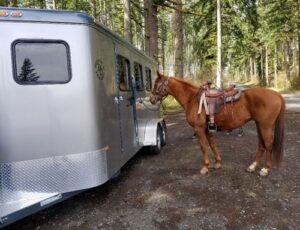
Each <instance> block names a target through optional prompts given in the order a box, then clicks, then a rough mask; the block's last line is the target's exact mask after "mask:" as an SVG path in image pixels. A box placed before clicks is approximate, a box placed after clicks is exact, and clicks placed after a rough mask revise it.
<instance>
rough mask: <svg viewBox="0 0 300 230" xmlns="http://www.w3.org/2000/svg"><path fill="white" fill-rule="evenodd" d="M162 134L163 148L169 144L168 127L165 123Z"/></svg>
mask: <svg viewBox="0 0 300 230" xmlns="http://www.w3.org/2000/svg"><path fill="white" fill-rule="evenodd" d="M161 129H162V132H161V146H165V145H166V144H167V126H166V123H165V122H164V121H163V123H162V127H161Z"/></svg>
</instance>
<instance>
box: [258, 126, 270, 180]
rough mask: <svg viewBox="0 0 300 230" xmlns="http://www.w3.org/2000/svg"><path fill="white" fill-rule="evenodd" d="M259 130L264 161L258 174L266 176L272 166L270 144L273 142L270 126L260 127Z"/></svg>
mask: <svg viewBox="0 0 300 230" xmlns="http://www.w3.org/2000/svg"><path fill="white" fill-rule="evenodd" d="M260 132H261V136H262V139H263V142H264V146H265V149H266V161H265V165H264V167H263V168H262V169H261V170H260V172H259V175H260V176H267V175H268V174H269V171H270V169H271V167H272V144H273V135H272V127H264V128H261V129H260Z"/></svg>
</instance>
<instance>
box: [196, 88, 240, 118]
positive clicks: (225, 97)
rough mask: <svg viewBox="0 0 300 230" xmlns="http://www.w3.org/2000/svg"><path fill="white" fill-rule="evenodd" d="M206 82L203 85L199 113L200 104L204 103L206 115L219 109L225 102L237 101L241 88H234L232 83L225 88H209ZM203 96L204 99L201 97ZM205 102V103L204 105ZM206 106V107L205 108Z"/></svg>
mask: <svg viewBox="0 0 300 230" xmlns="http://www.w3.org/2000/svg"><path fill="white" fill-rule="evenodd" d="M207 85H208V84H206V85H204V88H205V91H204V92H203V94H202V96H201V99H200V105H199V113H200V112H201V107H202V104H203V103H204V107H205V110H206V114H207V115H213V114H215V113H217V112H219V110H220V109H221V107H222V105H225V104H226V103H229V102H231V103H233V102H234V101H237V100H239V99H240V97H241V93H242V91H243V89H241V88H236V87H235V86H234V85H232V86H230V87H228V88H226V89H223V90H222V89H217V88H210V87H209V85H210V83H209V85H208V87H206V86H207ZM203 96H204V98H205V99H203ZM205 103H207V104H206V105H205ZM207 106H208V108H207Z"/></svg>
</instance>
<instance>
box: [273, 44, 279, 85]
mask: <svg viewBox="0 0 300 230" xmlns="http://www.w3.org/2000/svg"><path fill="white" fill-rule="evenodd" d="M273 63H274V86H275V88H278V73H277V45H276V43H275V47H274V60H273Z"/></svg>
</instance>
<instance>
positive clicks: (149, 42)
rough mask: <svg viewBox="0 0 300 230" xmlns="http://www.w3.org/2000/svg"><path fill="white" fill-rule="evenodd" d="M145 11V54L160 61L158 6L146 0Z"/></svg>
mask: <svg viewBox="0 0 300 230" xmlns="http://www.w3.org/2000/svg"><path fill="white" fill-rule="evenodd" d="M144 9H145V13H144V16H145V52H146V54H148V55H149V56H150V57H152V58H154V59H155V60H156V61H158V21H157V6H156V5H154V3H153V0H144Z"/></svg>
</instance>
